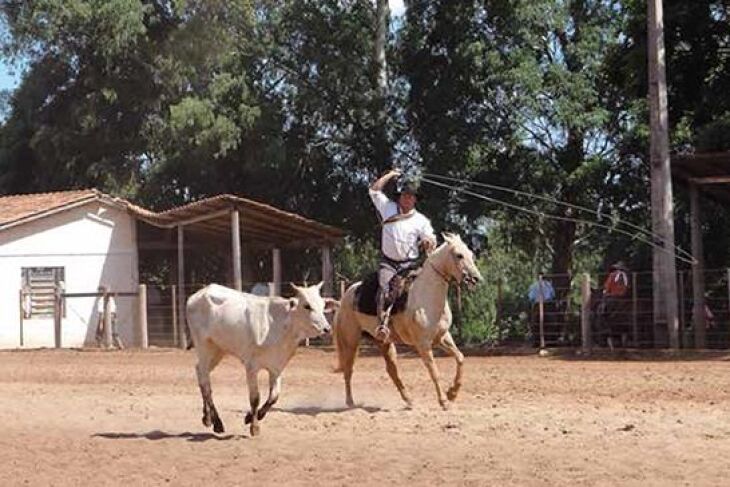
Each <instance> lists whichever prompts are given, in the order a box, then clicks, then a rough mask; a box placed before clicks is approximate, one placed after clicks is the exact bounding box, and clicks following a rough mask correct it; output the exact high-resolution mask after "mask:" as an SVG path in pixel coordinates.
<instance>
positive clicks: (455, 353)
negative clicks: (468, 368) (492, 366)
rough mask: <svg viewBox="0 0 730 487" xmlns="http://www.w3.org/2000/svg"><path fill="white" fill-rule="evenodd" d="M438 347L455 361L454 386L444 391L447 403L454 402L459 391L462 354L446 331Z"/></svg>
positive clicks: (462, 363)
mask: <svg viewBox="0 0 730 487" xmlns="http://www.w3.org/2000/svg"><path fill="white" fill-rule="evenodd" d="M439 347H440V348H441V349H442V350H444V351H445V352H446V353H448V354H449V355H451V356H452V357H454V360H456V374H455V375H454V384H453V385H452V386H451V387H450V388H449V390H448V391H446V397H447V398H448V399H449V401H454V400H455V399H456V396H457V395H458V394H459V389H461V377H462V368H463V365H464V354H463V353H461V350H459V347H457V346H456V343H454V337H452V336H451V333H449V332H448V331H447V332H446V333H444V336H443V337H442V338H441V342H440V343H439Z"/></svg>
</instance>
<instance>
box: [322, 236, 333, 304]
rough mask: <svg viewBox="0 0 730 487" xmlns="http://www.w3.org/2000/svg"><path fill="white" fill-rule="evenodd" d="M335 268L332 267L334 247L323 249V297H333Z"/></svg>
mask: <svg viewBox="0 0 730 487" xmlns="http://www.w3.org/2000/svg"><path fill="white" fill-rule="evenodd" d="M334 275H335V272H334V266H333V265H332V247H330V246H329V245H325V246H323V247H322V280H323V281H324V289H323V292H322V295H323V296H330V297H331V296H333V291H334V289H333V284H334V283H333V280H334Z"/></svg>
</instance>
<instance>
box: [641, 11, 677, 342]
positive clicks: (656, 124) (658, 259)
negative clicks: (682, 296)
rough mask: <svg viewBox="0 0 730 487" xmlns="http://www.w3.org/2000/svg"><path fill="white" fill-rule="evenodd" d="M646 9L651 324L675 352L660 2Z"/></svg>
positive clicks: (674, 284) (674, 276)
mask: <svg viewBox="0 0 730 487" xmlns="http://www.w3.org/2000/svg"><path fill="white" fill-rule="evenodd" d="M648 8H649V12H648V26H647V31H648V50H649V53H648V58H649V115H650V126H651V137H650V152H651V204H652V229H653V230H654V233H655V234H656V235H657V236H658V237H659V239H660V242H661V243H660V245H659V246H658V247H655V248H654V273H655V277H654V284H655V288H654V296H655V316H654V320H655V325H656V324H657V322H658V321H661V320H662V318H663V321H664V322H666V324H667V331H668V334H669V345H670V347H671V348H673V349H675V350H676V349H678V348H679V320H678V316H677V270H676V262H675V258H674V255H675V249H674V203H673V201H672V176H671V169H670V159H669V116H668V110H667V103H668V102H667V73H666V61H665V54H664V11H663V6H662V0H649V2H648ZM657 311H659V312H661V314H657V313H656V312H657Z"/></svg>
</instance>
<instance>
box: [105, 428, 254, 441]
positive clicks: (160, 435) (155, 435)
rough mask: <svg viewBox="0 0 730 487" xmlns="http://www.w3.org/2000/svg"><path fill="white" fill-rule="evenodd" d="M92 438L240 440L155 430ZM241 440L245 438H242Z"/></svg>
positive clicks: (115, 433) (221, 436)
mask: <svg viewBox="0 0 730 487" xmlns="http://www.w3.org/2000/svg"><path fill="white" fill-rule="evenodd" d="M91 437H92V438H106V439H108V440H135V439H146V440H152V441H157V440H168V439H184V440H187V441H192V442H203V441H210V440H215V441H226V440H232V439H234V438H238V437H239V436H237V435H217V434H215V433H191V432H189V431H185V432H183V433H167V432H165V431H160V430H153V431H148V432H146V433H117V432H104V433H95V434H93V435H91ZM240 438H245V437H243V436H241V437H240Z"/></svg>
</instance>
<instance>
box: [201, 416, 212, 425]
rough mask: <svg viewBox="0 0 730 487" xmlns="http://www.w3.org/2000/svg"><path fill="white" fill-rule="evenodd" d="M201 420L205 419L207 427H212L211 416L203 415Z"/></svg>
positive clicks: (204, 422) (204, 423)
mask: <svg viewBox="0 0 730 487" xmlns="http://www.w3.org/2000/svg"><path fill="white" fill-rule="evenodd" d="M201 421H203V426H205V427H206V428H210V424H211V423H210V416H207V415H203V417H202V419H201Z"/></svg>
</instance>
